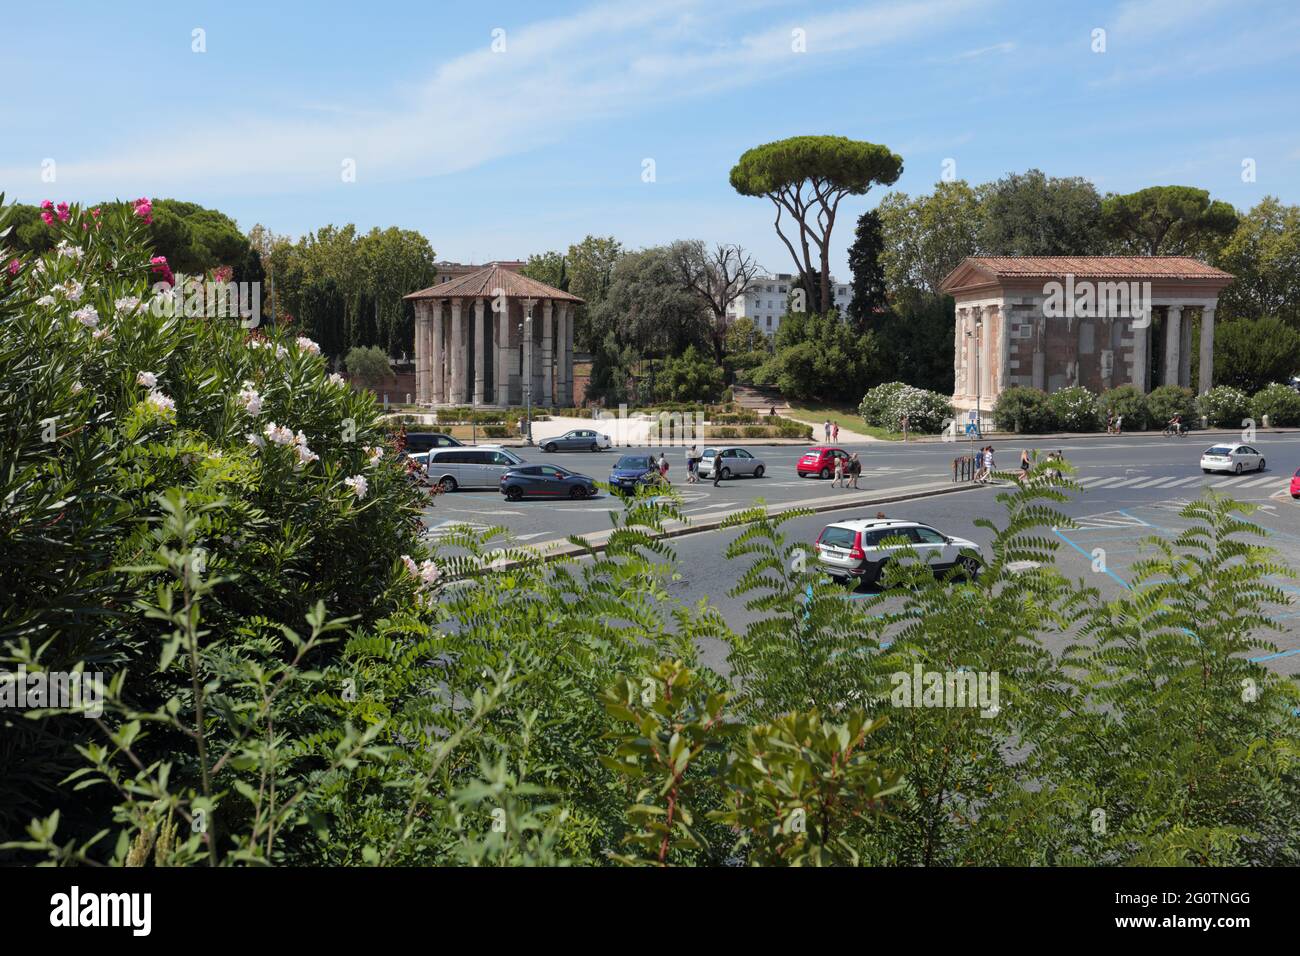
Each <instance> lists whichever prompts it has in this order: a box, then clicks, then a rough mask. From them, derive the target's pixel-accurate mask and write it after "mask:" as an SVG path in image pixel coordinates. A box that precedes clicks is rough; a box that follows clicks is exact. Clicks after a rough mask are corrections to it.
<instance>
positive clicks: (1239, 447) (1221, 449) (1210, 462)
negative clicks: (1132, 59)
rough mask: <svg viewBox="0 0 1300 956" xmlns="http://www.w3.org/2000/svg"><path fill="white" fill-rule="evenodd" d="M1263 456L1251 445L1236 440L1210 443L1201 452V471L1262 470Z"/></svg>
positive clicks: (1233, 472) (1237, 472) (1236, 473)
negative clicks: (1226, 443)
mask: <svg viewBox="0 0 1300 956" xmlns="http://www.w3.org/2000/svg"><path fill="white" fill-rule="evenodd" d="M1263 470H1264V456H1263V455H1261V454H1260V453H1259V449H1258V448H1256V447H1254V446H1253V445H1243V444H1241V443H1240V442H1237V443H1235V444H1232V445H1212V446H1211V447H1209V448H1207V449H1205V451H1204V452H1202V453H1201V471H1203V472H1205V473H1206V474H1207V475H1208V474H1209V473H1210V472H1212V471H1228V472H1232V474H1234V475H1240V474H1241V473H1242V472H1243V471H1263Z"/></svg>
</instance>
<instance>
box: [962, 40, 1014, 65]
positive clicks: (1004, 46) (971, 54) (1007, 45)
mask: <svg viewBox="0 0 1300 956" xmlns="http://www.w3.org/2000/svg"><path fill="white" fill-rule="evenodd" d="M1015 48H1016V45H1015V43H1013V42H1012V41H1010V40H1004V41H1003V42H1001V43H994V44H993V45H992V46H982V47H980V48H979V49H978V50H967V51H966V52H965V53H958V54H957V55H956V56H954V57H953V59H954V60H973V59H975V58H976V57H981V56H988V55H989V54H990V53H1011V52H1012V51H1014V50H1015Z"/></svg>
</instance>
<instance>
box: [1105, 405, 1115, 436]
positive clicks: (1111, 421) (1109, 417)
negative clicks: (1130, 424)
mask: <svg viewBox="0 0 1300 956" xmlns="http://www.w3.org/2000/svg"><path fill="white" fill-rule="evenodd" d="M1106 434H1107V435H1113V434H1115V409H1113V408H1112V409H1110V410H1109V411H1107V412H1106Z"/></svg>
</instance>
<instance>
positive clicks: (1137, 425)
mask: <svg viewBox="0 0 1300 956" xmlns="http://www.w3.org/2000/svg"><path fill="white" fill-rule="evenodd" d="M1097 409H1098V412H1099V413H1100V415H1101V417H1102V419H1103V420H1104V419H1105V417H1106V413H1107V412H1111V411H1113V412H1114V413H1115V415H1116V417H1119V418H1123V421H1122V422H1120V423H1119V425H1120V428H1122V429H1123V430H1124V431H1132V432H1140V431H1145V430H1146V429H1148V428H1150V427H1151V412H1150V410H1149V409H1148V408H1147V397H1146V395H1144V394H1143V393H1142V391H1141V389H1139V388H1138V387H1137V386H1136V385H1117V386H1115V387H1114V388H1111V389H1107V390H1106V391H1104V392H1102V393H1101V398H1099V399H1098V400H1097Z"/></svg>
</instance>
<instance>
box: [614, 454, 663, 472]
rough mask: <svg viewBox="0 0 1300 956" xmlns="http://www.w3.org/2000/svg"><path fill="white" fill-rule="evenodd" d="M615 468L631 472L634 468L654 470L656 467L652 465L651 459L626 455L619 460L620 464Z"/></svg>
mask: <svg viewBox="0 0 1300 956" xmlns="http://www.w3.org/2000/svg"><path fill="white" fill-rule="evenodd" d="M614 467H615V468H626V469H629V470H630V469H633V468H653V467H654V465H652V464H651V463H650V459H649V458H646V457H644V456H642V455H624V456H623V457H622V458H620V459H619V460H618V464H616V465H615V466H614Z"/></svg>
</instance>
